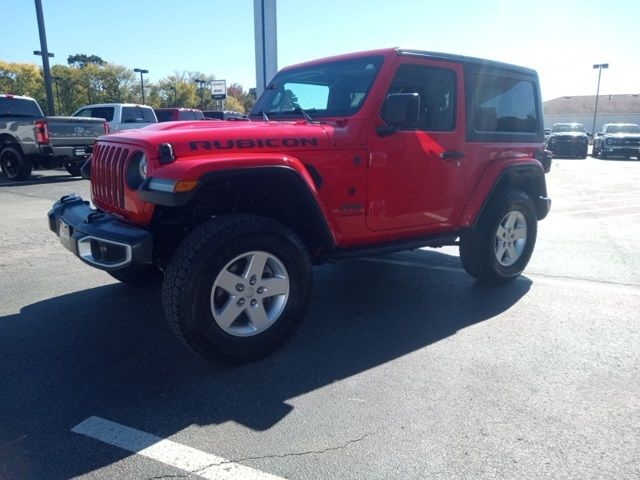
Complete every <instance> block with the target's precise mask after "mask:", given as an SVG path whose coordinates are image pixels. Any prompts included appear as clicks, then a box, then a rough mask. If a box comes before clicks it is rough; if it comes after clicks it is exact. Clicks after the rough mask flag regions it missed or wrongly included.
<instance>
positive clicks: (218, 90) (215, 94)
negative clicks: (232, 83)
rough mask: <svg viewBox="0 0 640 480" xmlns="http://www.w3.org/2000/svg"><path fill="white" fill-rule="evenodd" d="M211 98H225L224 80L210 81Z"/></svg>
mask: <svg viewBox="0 0 640 480" xmlns="http://www.w3.org/2000/svg"><path fill="white" fill-rule="evenodd" d="M211 98H213V99H214V100H224V99H225V98H227V81H226V80H213V81H212V82H211Z"/></svg>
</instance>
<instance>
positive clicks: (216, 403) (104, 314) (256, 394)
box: [0, 250, 531, 479]
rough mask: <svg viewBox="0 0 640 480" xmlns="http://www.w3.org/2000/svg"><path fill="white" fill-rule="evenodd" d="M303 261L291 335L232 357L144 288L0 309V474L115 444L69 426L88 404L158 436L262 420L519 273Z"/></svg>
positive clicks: (447, 265)
mask: <svg viewBox="0 0 640 480" xmlns="http://www.w3.org/2000/svg"><path fill="white" fill-rule="evenodd" d="M434 267H435V268H434ZM314 273H315V286H314V298H313V302H312V307H311V310H310V313H309V316H308V318H307V321H306V322H305V323H304V324H303V326H302V327H301V328H300V330H299V331H298V333H297V335H295V336H294V337H293V339H291V340H290V342H289V343H288V344H287V345H286V346H285V347H284V348H283V349H281V350H280V351H278V352H276V353H275V354H273V355H272V356H270V357H268V358H265V359H263V360H260V361H258V362H255V363H252V364H249V365H245V366H242V367H234V368H231V367H218V366H210V365H208V364H205V363H204V362H203V361H200V360H199V359H197V358H196V357H195V356H193V355H191V354H190V353H189V352H187V351H186V350H185V349H184V348H183V347H182V346H181V345H180V344H179V343H178V341H177V340H175V339H174V337H173V335H172V334H171V333H170V331H169V329H168V327H167V326H166V325H165V322H164V318H163V312H162V308H161V299H160V292H159V291H158V289H157V288H143V289H132V288H130V287H126V286H124V285H121V284H108V285H105V286H100V287H97V288H91V289H87V290H83V291H78V292H74V293H70V294H68V295H64V296H60V297H55V298H50V299H47V300H44V301H41V302H37V303H34V304H31V305H26V306H25V307H23V308H22V309H21V310H20V312H19V313H16V314H12V315H8V316H5V317H0V352H2V366H3V367H2V368H3V375H2V376H1V378H0V391H1V392H3V394H2V397H1V400H0V425H2V427H1V429H0V478H48V479H51V478H71V477H74V476H76V475H81V474H83V473H87V472H90V471H93V470H95V469H98V468H101V467H104V466H106V465H109V464H111V463H113V462H116V461H118V460H120V459H122V458H125V457H127V456H128V455H129V453H127V452H125V451H124V450H119V449H116V448H102V449H99V452H97V451H95V450H94V449H95V447H96V445H95V443H96V442H95V441H93V440H91V441H88V440H87V439H86V438H84V437H82V436H80V435H77V434H73V433H71V432H70V429H71V428H73V427H74V426H75V425H77V424H78V423H80V422H82V421H83V420H85V419H86V418H88V417H90V416H99V417H103V418H106V419H109V420H111V421H115V422H119V423H122V424H125V425H128V426H131V427H134V428H138V429H141V430H144V431H147V432H150V433H153V434H154V435H157V436H160V437H168V436H171V435H174V434H176V433H177V432H180V431H181V430H183V429H185V428H187V427H189V426H191V425H194V424H196V425H202V426H206V425H214V424H218V425H219V424H222V423H224V422H229V421H234V422H238V423H240V424H242V425H244V426H246V427H248V428H250V429H253V430H256V431H263V430H266V429H268V428H270V427H271V426H273V425H275V424H276V423H277V422H279V421H280V420H282V419H283V418H285V417H286V416H287V415H288V414H289V413H290V412H291V411H292V410H293V407H292V405H291V404H290V403H288V402H289V401H290V399H293V398H294V397H297V396H300V395H303V394H306V393H309V392H312V391H314V390H316V389H319V388H322V387H324V386H326V385H329V384H331V383H333V382H336V381H339V380H342V379H345V378H348V377H351V376H353V375H357V374H359V373H361V372H364V371H366V370H368V369H372V368H375V367H377V366H379V365H382V364H384V363H386V362H389V361H392V360H394V359H397V358H399V357H402V356H404V355H407V354H409V353H411V352H415V351H416V350H419V349H424V348H428V347H429V346H430V345H432V344H434V343H435V342H438V341H440V340H442V339H444V338H447V337H449V336H451V335H455V334H456V332H458V331H460V330H462V329H464V328H466V327H468V326H470V325H474V324H477V323H479V322H483V321H485V320H487V319H491V318H493V317H495V316H496V315H499V314H501V313H503V312H505V311H506V310H508V309H509V308H510V307H511V306H513V305H514V304H515V303H517V302H518V301H519V300H520V299H521V298H522V297H523V296H525V295H526V294H527V292H528V291H529V289H530V286H531V281H530V280H529V279H527V278H526V277H521V278H519V279H517V280H516V281H515V282H512V283H510V284H508V285H505V286H502V287H494V288H488V287H483V286H481V285H479V284H478V283H476V282H475V281H473V280H472V279H471V278H470V277H468V276H467V275H466V274H464V272H463V271H462V270H461V267H460V263H459V260H458V258H457V257H455V256H450V255H445V254H443V253H438V252H433V251H422V250H419V251H414V252H409V253H406V254H402V255H401V254H395V255H387V256H384V257H377V258H375V259H373V261H364V260H351V261H344V262H342V263H339V264H337V265H326V266H322V267H318V268H316V270H315V272H314ZM45 433H46V434H45ZM89 445H91V447H90V446H89ZM69 452H73V454H71V456H69V455H70V453H69ZM56 459H57V460H56Z"/></svg>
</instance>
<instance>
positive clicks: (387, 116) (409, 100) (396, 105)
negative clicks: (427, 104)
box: [382, 93, 420, 128]
mask: <svg viewBox="0 0 640 480" xmlns="http://www.w3.org/2000/svg"><path fill="white" fill-rule="evenodd" d="M419 116H420V95H418V94H417V93H392V94H390V95H387V98H386V99H385V101H384V105H382V118H383V120H384V121H385V122H387V124H388V125H389V126H391V127H396V128H400V127H415V126H417V125H418V119H419Z"/></svg>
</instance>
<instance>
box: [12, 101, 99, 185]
mask: <svg viewBox="0 0 640 480" xmlns="http://www.w3.org/2000/svg"><path fill="white" fill-rule="evenodd" d="M105 133H108V128H107V126H106V124H105V121H104V120H103V119H100V118H82V117H45V116H44V113H42V110H41V109H40V106H39V105H38V102H36V101H35V100H34V99H33V98H30V97H24V96H19V95H8V94H0V168H1V169H2V172H3V173H4V174H5V176H6V177H7V178H8V179H9V180H27V179H28V178H29V177H30V176H31V171H32V169H33V168H34V167H43V168H53V167H59V166H64V167H65V168H66V170H67V171H68V172H69V173H70V174H71V175H74V176H77V175H80V168H81V167H82V165H83V164H84V162H85V161H86V159H87V158H88V157H89V155H90V154H91V152H92V150H93V143H94V142H95V140H96V138H97V137H98V136H100V135H104V134H105Z"/></svg>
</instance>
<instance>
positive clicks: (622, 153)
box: [602, 145, 640, 157]
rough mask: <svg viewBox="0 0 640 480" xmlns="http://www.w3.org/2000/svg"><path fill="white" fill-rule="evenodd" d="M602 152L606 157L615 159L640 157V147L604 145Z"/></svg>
mask: <svg viewBox="0 0 640 480" xmlns="http://www.w3.org/2000/svg"><path fill="white" fill-rule="evenodd" d="M602 152H603V153H604V154H605V155H610V156H613V157H615V156H619V157H638V156H639V155H640V146H639V147H626V146H616V145H602Z"/></svg>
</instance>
